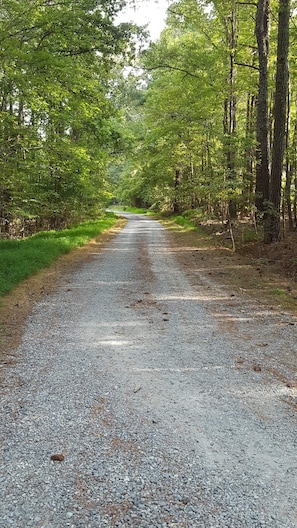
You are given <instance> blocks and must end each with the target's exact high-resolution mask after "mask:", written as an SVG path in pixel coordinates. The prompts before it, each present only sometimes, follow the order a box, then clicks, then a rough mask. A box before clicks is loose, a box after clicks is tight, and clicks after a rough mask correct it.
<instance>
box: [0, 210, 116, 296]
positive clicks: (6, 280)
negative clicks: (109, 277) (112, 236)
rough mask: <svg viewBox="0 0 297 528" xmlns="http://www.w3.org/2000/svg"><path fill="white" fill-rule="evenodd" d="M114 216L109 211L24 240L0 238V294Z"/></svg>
mask: <svg viewBox="0 0 297 528" xmlns="http://www.w3.org/2000/svg"><path fill="white" fill-rule="evenodd" d="M116 221H117V218H116V216H115V215H114V214H112V213H109V214H106V215H104V216H102V217H101V218H100V219H99V220H96V221H93V222H84V223H82V224H79V225H77V226H74V227H72V228H71V229H64V230H62V231H53V230H52V231H47V232H40V233H38V234H36V235H34V236H32V237H30V238H26V239H23V240H2V241H0V253H1V259H0V296H1V295H4V294H5V293H8V292H9V291H10V290H11V289H12V288H13V287H14V286H16V285H17V284H19V283H20V282H21V281H22V280H24V279H26V278H27V277H29V276H30V275H32V274H34V273H36V272H37V271H39V270H41V269H43V268H45V267H48V266H50V265H51V264H52V263H53V262H54V261H55V260H56V259H57V258H58V257H59V256H60V255H63V254H65V253H68V252H69V251H71V250H73V249H75V248H77V247H81V246H83V245H84V244H86V243H87V242H88V241H89V240H91V239H92V238H95V237H96V236H97V235H99V234H100V233H102V232H103V231H105V230H106V229H109V228H110V227H112V226H113V225H114V224H115V222H116Z"/></svg>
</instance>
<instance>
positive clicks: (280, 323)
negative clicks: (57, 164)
mask: <svg viewBox="0 0 297 528" xmlns="http://www.w3.org/2000/svg"><path fill="white" fill-rule="evenodd" d="M126 216H127V218H128V223H127V225H126V227H125V228H124V229H123V230H122V231H121V232H120V233H119V234H118V235H117V236H116V237H115V238H114V239H113V240H111V241H110V242H109V243H108V244H107V245H106V246H105V247H104V248H102V249H101V250H100V251H99V252H98V253H97V252H96V251H94V255H93V256H92V259H91V260H90V261H89V262H86V263H85V264H84V266H83V267H81V268H80V269H78V270H72V271H70V272H69V273H68V274H66V275H65V278H64V281H63V284H62V286H60V287H59V288H57V289H56V290H55V291H54V292H53V293H52V294H51V295H48V296H45V297H44V298H43V299H42V300H41V301H40V302H39V303H38V304H37V305H36V306H35V308H34V311H33V313H32V315H31V316H30V318H29V319H28V322H27V326H26V331H25V335H24V337H23V341H22V344H21V345H20V347H19V348H18V350H17V353H16V355H17V358H18V360H17V361H16V362H15V364H13V365H10V366H9V367H7V368H5V372H4V376H3V378H4V381H3V387H2V390H1V392H2V398H1V424H0V435H1V468H2V473H1V476H0V527H1V528H8V527H10V526H12V527H14V528H29V527H34V528H37V527H40V528H41V527H44V528H62V527H63V528H64V527H68V526H69V527H84V528H87V527H90V528H101V527H110V528H111V527H112V528H113V527H125V528H126V527H134V528H159V527H160V528H165V527H173V526H175V527H181V528H184V527H188V528H195V527H197V528H198V527H205V528H212V527H218V528H241V527H246V528H253V527H255V528H260V527H269V528H279V527H286V528H293V527H297V453H296V448H297V435H296V425H297V423H296V417H297V415H296V411H297V381H296V380H297V378H296V376H297V369H296V364H297V360H296V343H297V340H296V337H297V321H296V319H295V318H293V317H292V316H290V315H288V314H286V313H282V312H278V311H276V310H270V309H269V307H267V306H264V305H263V306H262V305H261V304H260V303H257V302H256V301H251V300H249V299H248V297H247V296H245V294H244V293H242V294H241V293H239V292H237V291H236V292H234V291H230V290H228V288H227V287H224V286H222V285H218V284H216V282H215V281H214V280H212V278H211V277H210V276H209V275H208V273H207V270H205V269H200V268H199V266H198V265H197V264H195V265H194V264H193V263H192V264H191V265H188V266H186V265H185V262H184V260H185V255H183V259H181V258H180V256H179V254H178V250H177V248H175V247H174V246H173V245H172V244H171V239H170V236H169V235H168V233H167V231H166V230H165V229H164V228H163V227H162V226H161V225H160V224H159V223H158V222H157V221H155V220H151V219H149V218H146V217H144V216H141V215H129V214H126ZM189 258H190V256H189Z"/></svg>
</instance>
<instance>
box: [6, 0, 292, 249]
mask: <svg viewBox="0 0 297 528" xmlns="http://www.w3.org/2000/svg"><path fill="white" fill-rule="evenodd" d="M134 3H135V5H136V8H137V1H135V2H134ZM124 5H125V2H124V1H121V0H111V1H108V0H100V1H98V0H62V1H61V0H19V1H15V0H3V2H2V3H1V6H0V39H1V73H0V112H1V121H0V164H1V170H0V229H1V236H11V234H13V233H14V232H15V230H16V226H17V231H18V232H19V233H23V234H27V233H29V232H35V231H38V230H40V229H55V228H64V227H67V226H69V225H73V224H74V223H75V222H79V221H83V220H86V219H91V218H96V215H98V213H99V212H100V211H102V209H104V208H105V207H106V206H107V205H108V204H111V203H114V202H120V203H125V204H130V205H134V206H138V207H145V208H151V209H152V210H154V211H167V212H171V213H177V214H180V213H183V212H185V211H199V213H200V214H201V215H205V216H206V217H209V218H219V219H220V220H222V221H223V222H232V221H233V220H235V219H243V218H249V219H251V221H253V222H255V223H258V224H259V225H262V226H263V228H264V229H263V232H264V234H263V236H264V242H266V243H271V242H277V241H279V240H280V239H281V237H282V234H283V231H284V227H285V228H286V229H288V230H292V231H293V230H295V229H296V227H297V151H296V147H297V71H296V60H295V59H296V54H297V44H296V36H297V30H296V25H295V24H296V13H297V11H296V9H295V4H294V2H293V1H291V2H290V0H278V1H276V0H258V1H254V2H253V1H251V2H245V1H235V0H214V1H207V0H204V1H203V0H179V1H176V2H172V3H169V7H168V14H167V21H166V27H165V29H164V30H163V32H162V33H161V35H160V38H159V40H158V41H157V42H149V38H147V40H145V38H146V32H145V28H138V27H136V26H135V25H133V24H126V23H125V24H123V23H121V24H120V23H117V20H116V17H117V14H118V13H119V12H120V11H121V10H122V9H123V8H124Z"/></svg>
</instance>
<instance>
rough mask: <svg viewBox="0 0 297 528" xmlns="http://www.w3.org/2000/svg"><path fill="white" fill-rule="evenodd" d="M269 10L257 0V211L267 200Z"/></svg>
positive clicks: (263, 1) (266, 1) (265, 1)
mask: <svg viewBox="0 0 297 528" xmlns="http://www.w3.org/2000/svg"><path fill="white" fill-rule="evenodd" d="M269 11H270V0H258V6H257V15H256V29H255V33H256V38H257V44H258V55H259V87H258V101H257V143H258V147H257V153H256V156H257V169H256V200H255V205H256V207H257V209H258V211H260V212H263V211H264V204H265V202H266V201H268V200H269V179H270V142H269V119H268V56H269Z"/></svg>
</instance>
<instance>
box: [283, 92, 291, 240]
mask: <svg viewBox="0 0 297 528" xmlns="http://www.w3.org/2000/svg"><path fill="white" fill-rule="evenodd" d="M290 99H291V98H290V86H289V87H288V100H287V125H286V188H285V204H286V210H287V213H288V220H289V230H290V231H293V215H292V200H291V186H292V176H293V173H292V163H291V159H290V155H289V147H290V128H291V115H290V108H291V101H290ZM284 221H285V219H284Z"/></svg>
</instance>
